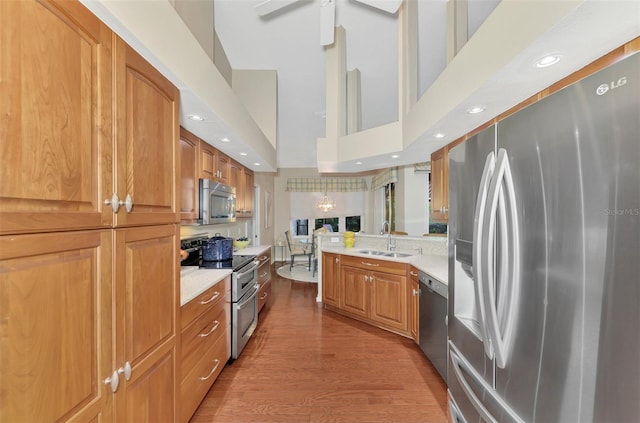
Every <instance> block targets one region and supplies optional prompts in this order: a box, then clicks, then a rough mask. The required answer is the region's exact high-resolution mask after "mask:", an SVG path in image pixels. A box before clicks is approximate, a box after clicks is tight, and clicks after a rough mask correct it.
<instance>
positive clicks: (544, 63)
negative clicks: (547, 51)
mask: <svg viewBox="0 0 640 423" xmlns="http://www.w3.org/2000/svg"><path fill="white" fill-rule="evenodd" d="M559 61H560V56H559V55H557V54H552V55H549V56H545V57H543V58H542V59H540V60H538V61H537V62H536V67H537V68H546V67H548V66H553V65H555V64H556V63H558V62H559Z"/></svg>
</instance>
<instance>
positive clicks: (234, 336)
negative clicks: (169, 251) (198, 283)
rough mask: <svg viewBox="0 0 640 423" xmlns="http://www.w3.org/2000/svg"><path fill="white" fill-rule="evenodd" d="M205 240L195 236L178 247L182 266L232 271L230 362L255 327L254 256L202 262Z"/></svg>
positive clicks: (256, 321) (236, 356) (182, 241)
mask: <svg viewBox="0 0 640 423" xmlns="http://www.w3.org/2000/svg"><path fill="white" fill-rule="evenodd" d="M207 239H208V238H207V237H206V236H196V237H192V238H186V239H183V240H181V242H180V248H181V249H182V250H185V251H187V253H188V256H187V258H186V259H185V260H183V261H182V263H181V265H182V266H200V267H201V268H205V269H232V270H233V273H232V277H231V359H232V360H235V359H236V358H238V357H239V356H240V353H241V352H242V350H243V349H244V347H245V345H246V344H247V342H248V341H249V338H251V335H252V334H253V332H254V331H255V329H256V327H257V326H258V288H259V287H260V285H259V284H258V265H259V264H260V262H259V261H258V260H256V256H236V255H234V256H233V258H232V259H231V260H221V261H205V260H203V259H202V252H201V247H202V243H203V242H204V241H206V240H207Z"/></svg>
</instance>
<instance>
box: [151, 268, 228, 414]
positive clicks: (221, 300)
mask: <svg viewBox="0 0 640 423" xmlns="http://www.w3.org/2000/svg"><path fill="white" fill-rule="evenodd" d="M230 280H231V279H230V276H227V277H226V278H225V279H224V280H222V281H220V282H218V283H217V284H215V285H214V286H212V287H211V288H209V289H207V290H206V291H204V292H203V293H202V294H200V295H199V296H198V297H196V298H194V299H193V300H191V301H190V302H188V303H186V304H185V305H183V306H182V308H181V326H182V333H181V339H180V345H181V351H182V352H181V359H180V369H181V378H180V379H181V381H182V382H181V386H180V398H181V401H180V405H181V410H180V421H181V422H185V423H186V422H188V421H189V419H190V418H191V416H192V415H193V413H194V412H195V411H196V409H197V408H198V406H199V404H200V402H202V399H203V398H204V397H205V395H206V394H207V392H208V391H209V389H210V388H211V386H212V385H213V382H214V381H215V380H216V378H217V377H218V375H219V374H220V373H221V372H222V369H223V368H224V366H225V364H226V363H227V361H228V360H229V357H231V343H230V338H231V330H230V324H231V314H230V313H231V308H230V299H231V292H230V289H231V283H230ZM147 421H149V420H147Z"/></svg>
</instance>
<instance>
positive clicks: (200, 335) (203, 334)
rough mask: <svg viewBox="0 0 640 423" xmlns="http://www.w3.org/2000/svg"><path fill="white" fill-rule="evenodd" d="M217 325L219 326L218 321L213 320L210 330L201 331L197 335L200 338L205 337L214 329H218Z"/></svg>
mask: <svg viewBox="0 0 640 423" xmlns="http://www.w3.org/2000/svg"><path fill="white" fill-rule="evenodd" d="M218 326H220V322H219V321H217V320H215V321H214V322H213V327H212V328H211V330H210V331H209V332H207V333H201V334H199V335H198V336H199V337H201V338H206V337H207V336H209V335H211V334H212V333H213V331H214V330H216V329H218Z"/></svg>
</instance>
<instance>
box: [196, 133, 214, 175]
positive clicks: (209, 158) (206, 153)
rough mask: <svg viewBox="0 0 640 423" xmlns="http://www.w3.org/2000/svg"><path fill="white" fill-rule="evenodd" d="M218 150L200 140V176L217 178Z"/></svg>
mask: <svg viewBox="0 0 640 423" xmlns="http://www.w3.org/2000/svg"><path fill="white" fill-rule="evenodd" d="M217 153H218V150H216V149H215V148H213V147H212V146H210V145H209V144H207V143H206V142H204V141H202V140H200V142H199V143H198V175H199V176H198V177H199V178H201V179H211V180H212V181H215V180H217V165H218V158H217Z"/></svg>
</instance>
